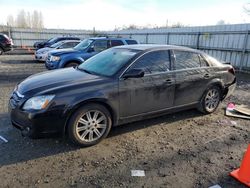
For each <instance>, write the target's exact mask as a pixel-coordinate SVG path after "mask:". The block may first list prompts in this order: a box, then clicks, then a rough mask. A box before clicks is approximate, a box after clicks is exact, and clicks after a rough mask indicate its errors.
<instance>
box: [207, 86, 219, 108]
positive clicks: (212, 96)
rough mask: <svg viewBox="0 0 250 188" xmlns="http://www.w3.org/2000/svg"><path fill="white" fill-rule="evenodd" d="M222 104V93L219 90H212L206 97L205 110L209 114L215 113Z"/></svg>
mask: <svg viewBox="0 0 250 188" xmlns="http://www.w3.org/2000/svg"><path fill="white" fill-rule="evenodd" d="M219 103H220V93H219V91H218V90H217V89H215V88H213V89H210V90H209V91H208V92H207V94H206V97H205V108H206V110H207V111H208V112H212V111H214V110H215V109H216V108H217V106H218V104H219Z"/></svg>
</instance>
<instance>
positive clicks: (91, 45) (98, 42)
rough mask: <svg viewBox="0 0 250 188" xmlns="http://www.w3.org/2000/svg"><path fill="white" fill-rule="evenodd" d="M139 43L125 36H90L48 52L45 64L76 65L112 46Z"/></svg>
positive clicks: (53, 65)
mask: <svg viewBox="0 0 250 188" xmlns="http://www.w3.org/2000/svg"><path fill="white" fill-rule="evenodd" d="M130 44H138V43H137V41H136V40H133V39H124V38H106V37H98V38H90V39H85V40H83V41H82V42H81V43H79V44H78V45H77V46H75V47H74V48H72V49H62V50H54V51H52V52H50V53H49V54H48V57H47V60H46V63H45V66H46V68H47V69H49V70H51V69H59V68H64V67H76V66H78V65H80V64H81V63H83V62H84V61H85V60H87V59H88V58H90V57H92V56H94V55H96V54H97V53H99V52H101V51H103V50H106V49H108V48H110V47H114V46H120V45H130Z"/></svg>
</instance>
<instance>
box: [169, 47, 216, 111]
mask: <svg viewBox="0 0 250 188" xmlns="http://www.w3.org/2000/svg"><path fill="white" fill-rule="evenodd" d="M173 54H174V69H175V71H174V72H175V77H176V88H175V99H174V105H175V106H182V105H189V104H192V103H196V102H198V101H199V100H200V98H201V96H202V94H203V92H204V90H205V88H206V86H207V83H208V82H209V81H210V80H211V77H210V74H209V67H208V64H207V62H206V61H205V59H204V58H203V57H202V56H201V55H200V54H199V53H195V52H190V51H182V50H174V51H173Z"/></svg>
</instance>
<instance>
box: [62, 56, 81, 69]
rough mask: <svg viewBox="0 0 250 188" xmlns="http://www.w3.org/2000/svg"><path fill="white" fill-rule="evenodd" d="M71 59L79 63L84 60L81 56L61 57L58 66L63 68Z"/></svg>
mask: <svg viewBox="0 0 250 188" xmlns="http://www.w3.org/2000/svg"><path fill="white" fill-rule="evenodd" d="M72 61H73V62H77V63H79V64H81V63H83V62H84V59H83V58H81V57H74V58H63V59H62V60H61V61H60V64H59V66H58V68H63V67H64V66H65V65H66V64H67V63H69V62H72Z"/></svg>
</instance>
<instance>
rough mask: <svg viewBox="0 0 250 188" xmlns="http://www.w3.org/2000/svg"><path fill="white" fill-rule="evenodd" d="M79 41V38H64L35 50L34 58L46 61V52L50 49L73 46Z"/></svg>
mask: <svg viewBox="0 0 250 188" xmlns="http://www.w3.org/2000/svg"><path fill="white" fill-rule="evenodd" d="M79 43H80V40H64V41H60V42H57V43H55V44H53V45H51V46H50V47H45V48H41V49H39V50H37V51H36V52H35V59H36V60H37V61H46V59H47V56H48V53H49V52H50V51H52V50H56V49H66V48H73V47H75V46H76V45H77V44H79Z"/></svg>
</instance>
